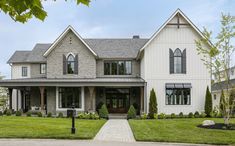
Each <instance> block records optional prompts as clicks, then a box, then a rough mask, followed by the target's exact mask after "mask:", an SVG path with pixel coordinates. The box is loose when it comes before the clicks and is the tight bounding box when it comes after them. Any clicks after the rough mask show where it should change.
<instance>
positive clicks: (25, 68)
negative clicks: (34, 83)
mask: <svg viewBox="0 0 235 146" xmlns="http://www.w3.org/2000/svg"><path fill="white" fill-rule="evenodd" d="M27 76H28V67H22V77H27Z"/></svg>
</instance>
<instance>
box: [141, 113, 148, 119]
mask: <svg viewBox="0 0 235 146" xmlns="http://www.w3.org/2000/svg"><path fill="white" fill-rule="evenodd" d="M147 118H148V115H147V114H146V113H143V114H141V115H140V119H142V120H146V119H147Z"/></svg>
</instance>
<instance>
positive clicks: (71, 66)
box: [67, 54, 75, 74]
mask: <svg viewBox="0 0 235 146" xmlns="http://www.w3.org/2000/svg"><path fill="white" fill-rule="evenodd" d="M74 70H75V58H74V57H73V55H72V54H70V55H69V56H68V58H67V73H68V74H74Z"/></svg>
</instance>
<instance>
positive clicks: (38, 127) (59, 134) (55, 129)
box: [0, 116, 106, 139]
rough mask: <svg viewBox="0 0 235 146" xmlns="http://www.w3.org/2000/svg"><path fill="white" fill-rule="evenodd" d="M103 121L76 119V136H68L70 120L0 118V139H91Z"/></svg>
mask: <svg viewBox="0 0 235 146" xmlns="http://www.w3.org/2000/svg"><path fill="white" fill-rule="evenodd" d="M105 122H106V121H105V120H78V119H76V134H70V131H71V123H72V122H71V119H69V118H42V117H40V118H39V117H15V116H9V117H7V116H3V117H0V138H55V139H92V138H93V137H94V136H95V135H96V133H97V132H98V131H99V129H100V128H101V127H102V126H103V124H104V123H105Z"/></svg>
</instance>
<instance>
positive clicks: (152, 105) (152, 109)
mask: <svg viewBox="0 0 235 146" xmlns="http://www.w3.org/2000/svg"><path fill="white" fill-rule="evenodd" d="M157 112H158V109H157V99H156V94H155V91H154V89H152V90H151V92H150V99H149V118H150V119H153V118H154V114H157Z"/></svg>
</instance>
